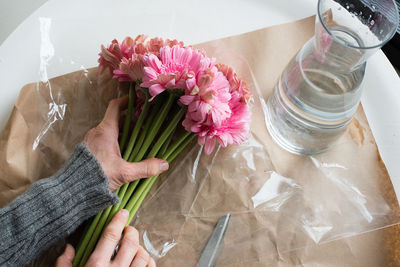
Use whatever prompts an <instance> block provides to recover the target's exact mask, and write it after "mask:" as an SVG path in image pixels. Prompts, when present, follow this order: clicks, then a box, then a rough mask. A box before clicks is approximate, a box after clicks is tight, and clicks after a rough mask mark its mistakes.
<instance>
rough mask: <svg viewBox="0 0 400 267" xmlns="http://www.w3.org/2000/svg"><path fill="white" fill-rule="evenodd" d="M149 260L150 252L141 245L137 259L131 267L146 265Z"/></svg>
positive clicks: (143, 266)
mask: <svg viewBox="0 0 400 267" xmlns="http://www.w3.org/2000/svg"><path fill="white" fill-rule="evenodd" d="M149 261H150V255H149V253H147V251H146V250H145V249H144V248H142V247H139V249H138V251H137V253H136V256H135V259H134V260H133V261H132V263H131V266H130V267H146V266H147V264H148V263H149Z"/></svg>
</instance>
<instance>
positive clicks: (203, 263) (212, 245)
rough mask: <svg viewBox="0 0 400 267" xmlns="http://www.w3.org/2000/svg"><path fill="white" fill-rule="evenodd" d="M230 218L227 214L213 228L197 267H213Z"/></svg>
mask: <svg viewBox="0 0 400 267" xmlns="http://www.w3.org/2000/svg"><path fill="white" fill-rule="evenodd" d="M230 218H231V214H230V213H228V214H226V215H224V216H222V217H221V218H220V219H219V220H218V223H217V226H215V228H214V231H213V233H212V234H211V237H210V239H209V240H208V242H207V245H206V247H205V248H204V250H203V253H202V254H201V257H200V260H199V262H198V263H197V267H212V266H214V263H215V260H216V259H217V256H218V250H219V247H220V246H221V243H222V240H224V236H225V233H226V229H227V228H228V225H229V220H230Z"/></svg>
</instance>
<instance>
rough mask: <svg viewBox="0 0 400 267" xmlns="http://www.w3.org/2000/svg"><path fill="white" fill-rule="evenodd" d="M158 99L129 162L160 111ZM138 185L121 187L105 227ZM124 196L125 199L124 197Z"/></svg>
mask: <svg viewBox="0 0 400 267" xmlns="http://www.w3.org/2000/svg"><path fill="white" fill-rule="evenodd" d="M159 99H160V98H158V99H156V100H155V101H157V102H155V103H154V105H153V106H152V108H151V112H150V115H149V117H148V118H147V119H146V123H145V124H144V127H143V130H142V131H141V133H140V136H139V139H138V140H137V142H136V143H135V147H134V149H133V151H132V153H131V155H130V157H129V159H128V161H129V162H132V161H133V158H134V156H135V155H136V154H137V153H138V152H139V149H140V147H141V146H142V144H143V141H144V138H145V137H146V136H147V133H148V131H149V128H150V126H151V123H152V122H153V120H154V117H155V116H156V115H157V114H158V112H159V110H160V105H159V104H160V103H159V102H160V101H158V100H159ZM138 183H139V180H136V181H133V182H131V183H130V184H125V185H123V186H122V188H123V189H124V192H123V194H118V196H119V197H120V200H121V202H120V203H119V204H115V205H114V206H113V208H112V210H111V212H110V215H108V218H107V221H106V223H105V226H107V225H108V224H109V223H110V221H111V219H112V218H113V217H114V215H115V214H116V213H117V212H118V211H119V210H121V209H122V208H123V207H125V205H126V203H127V202H128V200H129V196H130V195H132V193H133V191H134V190H135V188H136V187H137V185H138ZM125 195H126V196H127V197H125Z"/></svg>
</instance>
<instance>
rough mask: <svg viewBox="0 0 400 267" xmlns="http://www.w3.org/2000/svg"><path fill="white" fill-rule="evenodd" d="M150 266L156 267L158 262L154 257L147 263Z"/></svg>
mask: <svg viewBox="0 0 400 267" xmlns="http://www.w3.org/2000/svg"><path fill="white" fill-rule="evenodd" d="M147 266H148V267H156V262H155V261H154V259H153V258H150V260H149V263H148V264H147Z"/></svg>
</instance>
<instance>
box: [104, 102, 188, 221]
mask: <svg viewBox="0 0 400 267" xmlns="http://www.w3.org/2000/svg"><path fill="white" fill-rule="evenodd" d="M184 114H185V108H181V109H180V110H179V111H178V113H177V114H175V116H174V118H173V119H172V120H171V122H170V123H169V125H168V126H167V128H166V129H165V130H164V132H163V133H162V135H161V136H160V138H159V139H158V141H157V142H156V144H155V145H154V146H153V149H152V150H151V151H150V153H149V155H148V158H152V157H155V156H156V154H157V152H158V150H159V149H160V147H161V146H162V145H163V143H164V142H165V141H166V140H167V139H168V138H169V136H171V135H172V132H173V131H174V129H175V128H176V126H177V124H178V123H179V121H180V120H181V118H182V116H183V115H184ZM142 149H147V148H145V147H142ZM138 160H139V159H138ZM138 184H139V180H136V181H133V182H131V183H129V185H128V187H127V188H128V189H127V190H125V191H126V193H124V195H122V197H121V195H120V199H121V204H120V205H118V207H116V208H115V207H114V208H113V211H112V213H111V214H110V216H109V218H108V219H107V223H106V224H105V225H107V224H108V223H109V222H110V221H111V219H112V217H113V216H114V215H115V213H117V212H118V210H120V209H123V208H124V207H125V205H126V204H127V202H128V201H129V199H130V198H131V196H132V194H133V192H134V190H135V189H136V188H137V186H138ZM126 185H127V184H125V185H124V186H123V187H125V186H126ZM139 190H141V189H140V186H139ZM135 194H136V193H135Z"/></svg>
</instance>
